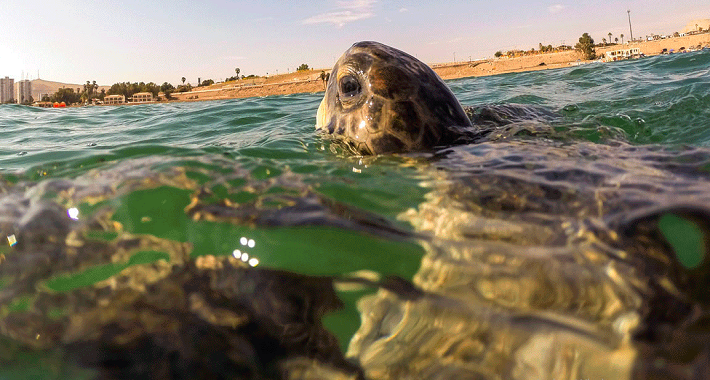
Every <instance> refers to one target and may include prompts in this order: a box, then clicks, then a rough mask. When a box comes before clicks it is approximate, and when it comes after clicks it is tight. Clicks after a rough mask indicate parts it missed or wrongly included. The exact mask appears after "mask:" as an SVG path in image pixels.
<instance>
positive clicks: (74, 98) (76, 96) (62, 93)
mask: <svg viewBox="0 0 710 380" xmlns="http://www.w3.org/2000/svg"><path fill="white" fill-rule="evenodd" d="M48 100H49V101H50V102H56V103H61V102H64V103H65V104H66V105H72V104H74V103H79V102H80V101H81V94H80V93H79V92H78V91H77V92H74V90H72V89H71V88H60V89H59V90H57V92H55V93H54V95H52V96H51V97H50V98H49V99H48Z"/></svg>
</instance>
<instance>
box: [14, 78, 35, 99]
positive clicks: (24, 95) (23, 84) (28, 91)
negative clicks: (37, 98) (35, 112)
mask: <svg viewBox="0 0 710 380" xmlns="http://www.w3.org/2000/svg"><path fill="white" fill-rule="evenodd" d="M32 100H33V99H32V82H31V81H29V80H28V79H25V80H21V81H18V82H16V83H15V102H17V104H23V103H29V102H31V101H32Z"/></svg>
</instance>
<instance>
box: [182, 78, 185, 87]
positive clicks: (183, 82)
mask: <svg viewBox="0 0 710 380" xmlns="http://www.w3.org/2000/svg"><path fill="white" fill-rule="evenodd" d="M182 84H183V85H185V77H182Z"/></svg>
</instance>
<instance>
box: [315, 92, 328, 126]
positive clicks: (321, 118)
mask: <svg viewBox="0 0 710 380" xmlns="http://www.w3.org/2000/svg"><path fill="white" fill-rule="evenodd" d="M325 108H326V104H325V96H324V97H323V100H321V102H320V106H318V113H317V114H316V129H325V125H326V114H325Z"/></svg>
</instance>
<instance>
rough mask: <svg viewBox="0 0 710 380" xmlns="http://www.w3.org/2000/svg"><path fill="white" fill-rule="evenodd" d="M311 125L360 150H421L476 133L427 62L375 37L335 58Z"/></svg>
mask: <svg viewBox="0 0 710 380" xmlns="http://www.w3.org/2000/svg"><path fill="white" fill-rule="evenodd" d="M316 128H317V129H321V130H323V131H325V132H326V133H328V134H330V135H332V136H333V137H335V138H336V139H339V140H342V141H344V142H345V143H346V144H348V145H349V146H350V147H351V148H353V149H354V150H355V151H357V152H359V153H361V154H379V153H392V152H407V151H414V150H422V149H428V148H432V147H435V146H440V145H448V144H452V143H454V142H456V141H458V140H471V139H473V138H474V137H475V135H476V133H474V130H473V127H472V125H471V122H470V120H469V118H468V117H467V116H466V113H465V111H464V109H463V108H462V107H461V105H460V104H459V102H458V101H457V100H456V97H455V96H454V95H453V93H451V90H449V88H448V87H447V86H446V84H445V83H444V82H443V81H442V80H441V78H439V76H438V75H436V73H435V72H434V71H433V70H432V69H431V68H429V67H428V66H427V65H425V64H424V63H422V62H421V61H419V60H418V59H416V58H414V57H412V56H411V55H409V54H407V53H404V52H402V51H399V50H397V49H394V48H392V47H389V46H386V45H383V44H380V43H377V42H359V43H356V44H354V45H353V46H352V47H351V48H350V49H348V50H347V51H346V52H345V54H343V56H342V57H341V58H340V59H339V60H338V62H337V63H336V64H335V66H334V67H333V70H332V72H331V75H330V79H329V80H328V85H327V89H326V92H325V97H324V98H323V101H322V102H321V104H320V107H319V108H318V116H317V121H316Z"/></svg>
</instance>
